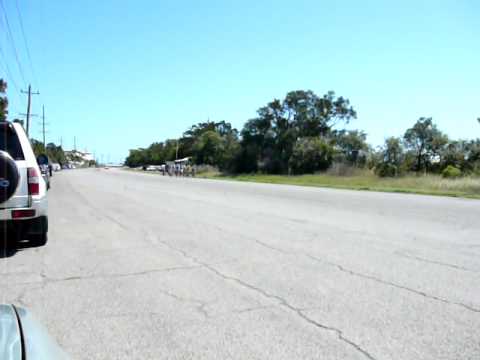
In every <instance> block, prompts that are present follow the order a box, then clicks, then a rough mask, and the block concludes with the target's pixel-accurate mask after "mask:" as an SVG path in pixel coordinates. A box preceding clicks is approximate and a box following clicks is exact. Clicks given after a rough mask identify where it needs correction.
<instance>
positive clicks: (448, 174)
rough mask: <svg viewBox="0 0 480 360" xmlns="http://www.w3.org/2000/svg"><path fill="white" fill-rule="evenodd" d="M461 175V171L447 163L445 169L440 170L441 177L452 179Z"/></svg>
mask: <svg viewBox="0 0 480 360" xmlns="http://www.w3.org/2000/svg"><path fill="white" fill-rule="evenodd" d="M460 176H462V171H461V170H460V169H458V168H456V167H455V166H452V165H448V166H447V167H446V168H445V169H443V171H442V177H444V178H448V179H454V178H458V177H460Z"/></svg>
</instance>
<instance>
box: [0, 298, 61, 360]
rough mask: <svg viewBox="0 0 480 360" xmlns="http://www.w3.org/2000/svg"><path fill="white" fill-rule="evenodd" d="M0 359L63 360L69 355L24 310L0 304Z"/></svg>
mask: <svg viewBox="0 0 480 360" xmlns="http://www.w3.org/2000/svg"><path fill="white" fill-rule="evenodd" d="M0 329H1V330H2V332H0V335H1V337H0V359H2V360H20V359H24V360H40V359H50V360H66V359H68V356H67V355H66V354H65V352H64V351H63V350H62V349H61V348H60V347H59V346H58V344H57V343H56V342H55V341H54V340H53V338H51V337H50V335H49V334H48V333H47V331H46V330H45V328H44V327H43V326H42V325H41V324H40V323H39V322H38V321H37V319H35V318H34V317H33V315H32V314H31V313H30V312H29V311H28V310H26V309H24V308H21V307H17V306H13V305H0Z"/></svg>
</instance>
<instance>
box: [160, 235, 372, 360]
mask: <svg viewBox="0 0 480 360" xmlns="http://www.w3.org/2000/svg"><path fill="white" fill-rule="evenodd" d="M157 240H158V242H159V243H162V244H164V245H165V246H166V247H168V248H169V249H171V250H173V251H176V252H178V253H180V254H182V255H183V256H184V257H185V258H187V259H189V260H191V261H193V262H195V263H197V264H199V265H202V266H203V267H205V269H207V270H209V271H210V272H212V273H214V274H215V275H217V276H218V277H220V278H222V279H223V280H227V281H231V282H234V283H236V284H237V285H240V286H241V287H243V288H246V289H248V290H250V291H253V292H255V293H257V294H260V295H262V296H263V297H265V298H267V299H270V300H276V301H277V302H278V304H279V305H280V306H282V307H284V308H286V309H288V310H289V311H291V312H293V313H294V314H295V315H297V316H298V317H299V318H301V319H302V320H304V321H305V322H307V323H308V324H310V325H312V326H314V327H316V328H317V329H321V330H325V331H329V332H333V333H335V334H336V335H337V338H338V339H339V340H340V341H342V342H344V343H346V344H347V345H349V346H351V347H353V348H354V349H355V350H357V351H358V352H360V353H362V354H363V355H364V356H365V357H366V358H368V359H370V360H375V358H374V357H373V355H372V354H370V353H369V352H368V351H367V350H365V349H363V348H362V347H361V346H360V345H359V344H357V343H355V342H354V341H352V340H350V339H349V338H347V337H346V336H345V335H344V334H343V331H342V330H340V329H338V328H335V327H333V326H329V325H325V324H322V323H320V322H318V321H316V320H314V319H312V318H310V317H308V316H307V315H306V314H304V313H303V312H302V311H301V310H300V309H298V308H296V307H295V306H293V305H291V304H290V303H289V302H288V301H287V300H285V299H284V298H282V297H281V296H278V295H275V294H270V293H269V292H267V291H266V290H264V289H262V288H259V287H256V286H254V285H252V284H249V283H247V282H245V281H243V280H241V279H239V278H236V277H233V276H230V275H226V274H224V273H222V272H221V271H220V270H218V269H216V268H215V267H213V266H212V265H210V264H207V263H204V262H202V261H201V260H200V259H199V258H197V257H195V256H192V255H190V254H189V253H187V252H186V251H184V250H182V249H180V248H177V247H175V246H172V245H170V244H169V243H167V242H166V241H162V240H160V239H157Z"/></svg>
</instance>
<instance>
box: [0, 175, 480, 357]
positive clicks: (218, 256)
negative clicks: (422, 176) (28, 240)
mask: <svg viewBox="0 0 480 360" xmlns="http://www.w3.org/2000/svg"><path fill="white" fill-rule="evenodd" d="M52 180H53V181H52V190H51V191H50V194H49V197H50V199H49V206H50V226H51V230H50V237H49V243H48V244H47V246H45V247H41V248H28V247H26V248H21V249H18V250H17V251H11V252H9V253H8V254H7V256H6V257H3V258H0V286H1V287H0V289H1V294H0V301H3V302H13V303H15V304H20V305H23V306H25V307H28V308H30V309H31V310H32V311H33V312H34V313H35V314H36V315H37V317H38V318H40V319H41V321H42V322H43V323H44V324H45V325H46V326H47V328H48V330H49V331H50V333H51V334H52V335H53V336H54V337H55V338H56V339H57V341H58V342H59V343H60V345H61V346H62V347H63V348H64V349H65V350H66V351H67V352H68V353H70V354H71V355H72V357H73V358H75V359H222V360H223V359H262V360H264V359H275V360H277V359H289V360H291V359H395V360H398V359H405V360H412V359H416V360H417V359H432V360H439V359H462V360H466V359H480V201H476V200H465V199H454V198H441V197H429V196H415V195H401V194H386V193H373V192H355V191H341V190H328V189H320V188H303V187H293V186H282V185H266V184H252V183H238V182H223V181H214V180H212V181H210V180H200V179H175V178H168V177H162V176H159V175H151V174H139V173H133V172H128V171H122V170H113V169H111V170H104V169H102V170H72V171H64V172H61V173H58V174H55V176H54V177H53V179H52Z"/></svg>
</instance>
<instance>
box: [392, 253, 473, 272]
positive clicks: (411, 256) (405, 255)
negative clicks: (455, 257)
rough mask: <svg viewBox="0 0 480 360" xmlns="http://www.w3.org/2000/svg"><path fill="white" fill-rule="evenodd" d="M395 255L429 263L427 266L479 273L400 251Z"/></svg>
mask: <svg viewBox="0 0 480 360" xmlns="http://www.w3.org/2000/svg"><path fill="white" fill-rule="evenodd" d="M395 254H396V255H398V256H402V257H405V258H408V259H413V260H417V261H422V262H426V263H429V264H435V265H440V266H446V267H449V268H452V269H457V270H463V271H468V272H474V273H478V272H479V271H476V270H472V269H469V268H466V267H463V266H460V265H455V264H450V263H446V262H442V261H437V260H430V259H426V258H423V257H420V256H416V255H410V254H406V253H404V252H401V251H395Z"/></svg>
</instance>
